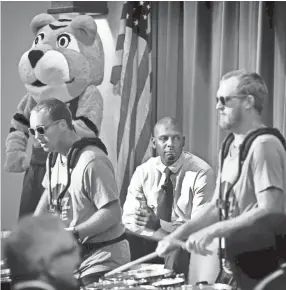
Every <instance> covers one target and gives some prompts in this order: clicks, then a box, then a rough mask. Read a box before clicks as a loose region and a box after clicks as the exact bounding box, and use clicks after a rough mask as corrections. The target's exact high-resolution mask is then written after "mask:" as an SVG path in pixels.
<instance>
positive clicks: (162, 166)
mask: <svg viewBox="0 0 286 290" xmlns="http://www.w3.org/2000/svg"><path fill="white" fill-rule="evenodd" d="M184 160H185V154H184V152H182V154H181V156H180V158H179V159H178V160H177V161H176V162H175V163H173V164H172V165H170V166H166V165H165V164H163V163H162V161H161V158H160V156H159V157H158V159H157V162H156V167H157V169H158V170H159V171H160V172H161V173H164V172H165V170H166V168H167V167H169V169H170V170H171V171H172V172H173V173H177V172H178V171H179V170H180V168H181V167H182V165H183V163H184Z"/></svg>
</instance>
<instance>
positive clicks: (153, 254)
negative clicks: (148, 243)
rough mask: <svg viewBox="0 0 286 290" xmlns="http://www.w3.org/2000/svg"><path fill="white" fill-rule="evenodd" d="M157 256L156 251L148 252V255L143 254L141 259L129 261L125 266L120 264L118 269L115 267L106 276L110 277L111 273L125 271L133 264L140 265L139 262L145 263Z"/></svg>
mask: <svg viewBox="0 0 286 290" xmlns="http://www.w3.org/2000/svg"><path fill="white" fill-rule="evenodd" d="M157 256H158V255H157V253H156V252H153V253H151V254H148V255H146V256H143V257H141V258H139V259H137V260H134V261H132V262H129V263H127V264H125V265H123V266H120V267H118V268H116V269H114V270H112V271H110V272H108V273H106V274H105V275H104V276H105V277H109V276H111V275H113V274H115V273H118V272H123V271H125V270H127V269H130V268H131V267H133V266H135V265H138V264H140V263H143V262H146V261H148V260H151V259H154V258H156V257H157Z"/></svg>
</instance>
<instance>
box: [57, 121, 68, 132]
mask: <svg viewBox="0 0 286 290" xmlns="http://www.w3.org/2000/svg"><path fill="white" fill-rule="evenodd" d="M59 127H60V130H61V132H63V131H66V129H67V128H68V124H67V122H66V120H64V119H62V120H60V123H59Z"/></svg>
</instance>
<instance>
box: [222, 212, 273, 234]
mask: <svg viewBox="0 0 286 290" xmlns="http://www.w3.org/2000/svg"><path fill="white" fill-rule="evenodd" d="M267 213H269V212H268V211H267V210H265V209H263V208H259V207H258V208H253V209H251V210H249V211H248V212H244V213H243V214H241V215H239V216H238V217H235V218H233V219H229V220H225V221H221V222H219V227H218V231H217V235H216V236H217V237H221V238H222V237H224V238H227V237H228V236H229V235H230V234H231V233H232V232H234V231H237V230H239V229H241V228H246V227H248V226H251V225H253V224H254V223H255V222H256V221H257V220H258V219H260V218H261V217H262V216H264V215H266V214H267Z"/></svg>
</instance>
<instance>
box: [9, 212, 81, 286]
mask: <svg viewBox="0 0 286 290" xmlns="http://www.w3.org/2000/svg"><path fill="white" fill-rule="evenodd" d="M5 256H6V258H7V264H8V267H9V269H10V271H11V280H12V288H13V289H14V290H28V289H34V290H40V289H41V290H79V283H78V281H77V280H76V279H75V278H74V271H75V270H76V269H77V267H78V264H79V262H80V253H79V249H78V247H76V241H75V240H74V238H73V236H72V234H71V233H69V232H67V231H66V230H65V227H64V224H63V223H62V221H61V220H60V219H59V218H58V217H55V216H52V215H50V214H45V215H42V216H38V217H35V216H31V215H27V216H25V217H24V218H22V219H21V220H20V221H19V224H18V225H17V226H16V227H15V228H14V229H13V231H12V234H11V236H10V237H8V238H7V240H6V241H5Z"/></svg>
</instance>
